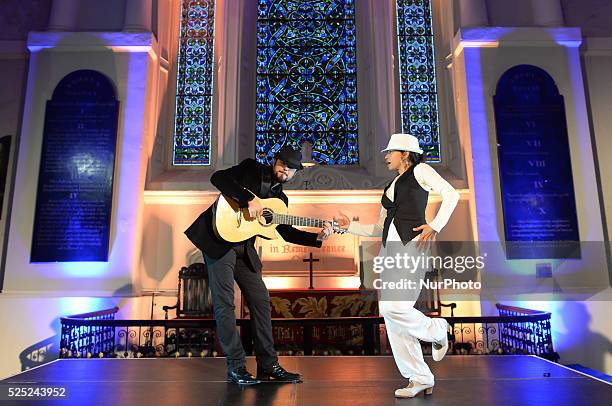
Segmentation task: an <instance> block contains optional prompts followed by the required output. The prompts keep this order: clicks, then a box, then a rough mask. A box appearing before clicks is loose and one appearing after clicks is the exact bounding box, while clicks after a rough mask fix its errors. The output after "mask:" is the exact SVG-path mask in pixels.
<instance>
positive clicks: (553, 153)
mask: <svg viewBox="0 0 612 406" xmlns="http://www.w3.org/2000/svg"><path fill="white" fill-rule="evenodd" d="M494 105H495V121H496V127H497V144H498V159H499V175H500V181H501V194H502V205H503V215H504V231H505V238H506V242H507V243H506V247H507V252H506V256H507V258H509V259H521V258H578V257H579V256H580V249H579V245H578V244H579V235H578V220H577V215H576V201H575V196H574V183H573V178H572V166H571V161H570V150H569V143H568V135H567V126H566V118H565V107H564V104H563V96H561V95H560V94H559V91H558V89H557V86H556V85H555V82H554V80H553V79H552V77H550V75H549V74H548V73H546V72H545V71H544V70H542V69H540V68H538V67H536V66H531V65H518V66H515V67H513V68H511V69H509V70H508V71H507V72H506V73H504V74H503V75H502V77H501V79H500V80H499V83H498V84H497V90H496V95H495V97H494Z"/></svg>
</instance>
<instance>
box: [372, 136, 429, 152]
mask: <svg viewBox="0 0 612 406" xmlns="http://www.w3.org/2000/svg"><path fill="white" fill-rule="evenodd" d="M387 151H407V152H416V153H417V154H422V153H423V150H422V149H421V148H420V147H419V139H418V138H417V137H415V136H414V135H410V134H393V135H391V139H390V140H389V145H387V148H385V149H383V150H382V151H380V152H387Z"/></svg>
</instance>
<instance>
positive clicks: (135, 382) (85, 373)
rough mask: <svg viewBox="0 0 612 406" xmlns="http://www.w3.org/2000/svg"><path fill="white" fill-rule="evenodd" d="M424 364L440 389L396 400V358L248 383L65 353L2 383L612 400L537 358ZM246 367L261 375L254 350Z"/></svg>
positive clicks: (156, 363) (328, 362)
mask: <svg viewBox="0 0 612 406" xmlns="http://www.w3.org/2000/svg"><path fill="white" fill-rule="evenodd" d="M426 361H427V363H428V364H429V365H430V366H431V368H432V371H433V373H434V375H435V376H436V386H435V388H434V392H433V394H432V395H430V396H427V397H424V396H423V395H422V394H421V395H420V396H419V397H417V398H413V399H395V398H394V397H393V392H394V390H395V389H396V388H399V387H402V386H405V384H406V380H405V379H404V378H402V376H401V375H400V374H399V373H398V371H397V368H396V367H395V363H394V361H393V358H391V357H388V356H372V357H367V356H362V357H357V356H350V357H349V356H347V357H341V356H337V357H331V356H330V357H317V356H312V357H310V356H309V357H281V364H282V365H283V366H284V367H285V368H286V369H287V370H289V371H298V372H300V373H302V375H303V379H304V383H302V384H274V383H265V384H259V385H253V386H247V387H242V388H241V387H239V386H238V385H235V384H233V383H228V382H226V380H225V359H223V358H205V359H198V358H192V359H169V358H162V359H91V360H82V359H81V360H78V359H63V360H57V361H54V362H51V363H49V364H46V365H43V366H41V367H38V368H34V369H32V370H29V371H25V372H23V373H20V374H18V375H15V376H13V377H10V378H7V379H5V380H3V381H1V386H2V387H7V386H9V385H11V384H13V385H15V384H20V385H23V384H25V383H36V384H42V385H55V386H64V387H66V388H67V390H68V399H65V400H60V401H44V402H41V401H36V402H31V403H32V404H36V405H42V404H45V405H46V404H58V405H69V404H74V405H137V404H146V405H156V406H157V405H173V406H175V405H313V406H315V405H316V406H319V405H334V406H335V405H351V406H358V405H368V406H379V405H397V404H405V405H408V404H410V405H419V404H428V405H470V406H474V405H566V404H567V405H570V404H571V405H605V404H610V402H611V399H612V385H610V384H608V383H605V382H603V381H600V380H597V379H594V378H591V377H589V376H586V375H583V374H580V373H577V372H574V371H573V370H570V369H568V368H565V367H563V366H560V365H558V364H554V363H552V362H548V361H546V360H543V359H541V358H538V357H535V356H523V355H515V356H512V355H501V356H496V355H482V356H448V357H446V358H445V359H444V360H443V361H442V362H433V361H432V359H431V358H430V357H428V358H426ZM248 368H249V371H251V372H252V373H254V372H255V369H256V368H255V360H254V359H253V358H251V357H250V358H249V359H248ZM2 389H3V395H2V396H3V399H6V397H5V395H6V393H7V392H6V388H2ZM5 402H6V400H5V401H3V402H2V404H3V405H4V404H10V402H6V403H5ZM13 403H14V404H16V405H25V404H30V402H24V401H23V400H21V401H14V402H13Z"/></svg>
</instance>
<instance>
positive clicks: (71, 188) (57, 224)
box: [30, 70, 119, 262]
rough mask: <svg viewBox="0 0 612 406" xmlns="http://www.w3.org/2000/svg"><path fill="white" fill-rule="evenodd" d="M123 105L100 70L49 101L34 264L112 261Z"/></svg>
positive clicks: (67, 82)
mask: <svg viewBox="0 0 612 406" xmlns="http://www.w3.org/2000/svg"><path fill="white" fill-rule="evenodd" d="M118 114H119V102H118V101H117V100H116V97H115V90H114V87H113V84H112V83H111V82H110V80H109V79H108V78H107V77H106V76H104V75H103V74H101V73H99V72H96V71H93V70H78V71H74V72H72V73H70V74H68V75H67V76H65V77H64V78H63V79H62V80H61V81H60V83H59V84H58V85H57V87H56V88H55V90H54V92H53V96H52V98H51V100H49V101H47V108H46V114H45V127H44V134H43V144H42V153H41V161H40V171H39V176H38V189H37V195H36V212H35V216H34V231H33V236H32V250H31V253H30V261H31V262H72V261H107V260H108V252H109V238H110V224H111V208H112V197H113V196H112V194H113V176H114V165H115V150H116V143H117V119H118Z"/></svg>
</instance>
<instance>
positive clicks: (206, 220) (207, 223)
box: [185, 159, 322, 272]
mask: <svg viewBox="0 0 612 406" xmlns="http://www.w3.org/2000/svg"><path fill="white" fill-rule="evenodd" d="M273 176H274V175H273V173H272V167H270V166H266V165H262V164H260V163H259V162H257V161H255V160H254V159H245V160H244V161H242V162H241V163H240V164H238V165H236V166H233V167H231V168H228V169H223V170H219V171H216V172H215V173H213V175H212V177H211V178H210V181H211V183H212V184H213V185H214V186H215V187H216V188H217V189H219V191H220V192H221V193H222V194H223V195H225V196H227V197H229V198H231V199H233V200H236V201H237V202H238V205H239V206H240V207H248V205H249V201H250V200H252V199H253V195H252V194H251V193H249V191H247V189H248V190H250V191H252V192H253V193H255V194H256V195H257V196H259V197H260V198H269V197H278V198H280V199H282V200H283V201H284V202H285V204H288V201H289V200H288V199H287V195H285V193H284V192H283V190H282V185H281V184H276V185H274V187H272V184H273V183H276V182H275V181H273ZM215 203H216V202H215ZM215 203H213V204H212V205H211V206H210V207H209V208H208V209H207V210H206V211H205V212H203V213H202V214H200V216H199V217H198V218H197V219H196V221H195V222H194V223H193V224H192V225H191V226H190V227H189V228H188V229H187V230H186V231H185V234H186V235H187V237H188V238H189V239H190V240H191V242H192V243H193V244H194V245H195V246H196V247H198V248H199V249H201V250H202V252H203V253H204V254H206V255H207V256H209V257H211V258H221V257H222V256H223V255H225V254H226V253H227V252H228V251H229V250H230V249H231V248H232V246H233V245H234V244H236V243H231V242H227V241H225V240H222V239H220V238H219V237H217V236H216V234H215V232H214V229H213V222H214V214H215V213H214V212H215V208H216V204H215ZM276 230H277V231H278V233H279V234H280V235H281V236H282V237H283V239H284V240H285V241H287V242H290V243H293V244H298V245H307V246H311V247H320V246H321V244H322V243H321V241H317V234H316V233H309V232H306V231H301V230H298V229H296V228H294V227H292V226H288V225H283V224H281V225H279V226H278V227H277V228H276ZM254 242H255V237H253V238H251V239H249V240H248V241H247V242H246V254H247V257H248V260H249V261H248V262H250V264H249V265H250V267H251V269H252V270H254V271H257V272H259V271H260V270H261V261H260V260H259V257H258V255H257V251H255V247H254V245H253V244H254ZM238 244H241V243H238Z"/></svg>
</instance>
